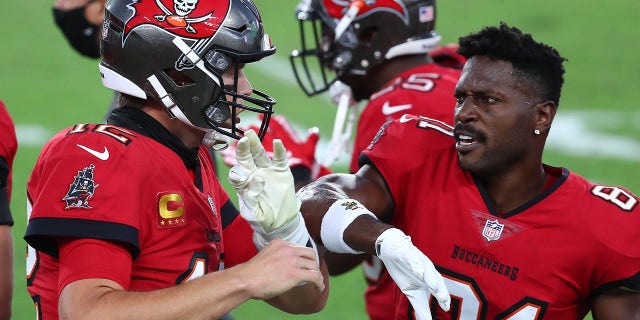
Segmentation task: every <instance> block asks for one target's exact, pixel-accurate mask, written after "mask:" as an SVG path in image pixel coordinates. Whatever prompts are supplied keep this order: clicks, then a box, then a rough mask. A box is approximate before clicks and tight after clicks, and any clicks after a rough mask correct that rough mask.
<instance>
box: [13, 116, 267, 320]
mask: <svg viewBox="0 0 640 320" xmlns="http://www.w3.org/2000/svg"><path fill="white" fill-rule="evenodd" d="M197 161H198V162H199V166H197V168H198V169H196V170H190V169H188V168H187V166H186V165H185V162H184V161H183V159H182V158H181V157H180V156H179V155H178V154H177V153H176V152H175V151H173V150H172V149H170V148H169V147H167V146H166V145H164V144H162V143H160V142H158V141H156V140H154V139H152V138H150V137H147V136H145V135H142V134H139V133H137V132H134V131H132V130H130V129H126V128H123V127H118V126H114V125H109V124H93V125H87V124H81V125H76V126H74V127H71V128H68V129H65V130H63V131H61V132H60V133H58V134H57V135H56V136H55V137H53V138H52V139H51V140H50V141H49V142H48V143H47V144H46V145H45V146H44V147H43V149H42V152H41V154H40V156H39V158H38V160H37V162H36V165H35V168H34V170H33V172H32V174H31V176H30V178H29V181H28V184H27V192H28V201H29V203H28V204H29V208H28V209H30V210H28V211H29V223H28V227H27V231H26V235H25V239H26V240H27V242H28V244H29V245H30V246H31V247H33V248H35V250H36V251H34V250H33V249H31V248H30V250H29V251H30V252H29V254H28V259H27V260H28V261H27V262H28V263H27V272H28V275H27V280H28V281H27V285H28V290H29V293H30V294H31V296H32V298H33V299H34V302H35V303H36V306H37V307H38V308H39V310H38V312H39V315H40V316H41V318H40V319H45V320H48V319H57V318H58V316H57V310H58V306H57V301H58V296H59V293H60V292H59V290H60V289H62V288H58V277H59V272H58V270H59V261H58V259H57V258H58V249H59V248H58V246H57V242H56V241H54V240H55V239H60V238H94V239H100V240H107V241H110V242H114V243H118V244H120V245H122V246H123V247H125V248H126V249H127V250H128V251H129V252H130V254H131V256H132V258H133V262H132V265H131V271H130V272H131V277H130V281H129V283H128V284H122V283H121V285H123V286H124V287H125V289H126V290H131V291H146V290H154V289H159V288H164V287H169V286H173V285H176V284H179V283H182V282H185V281H188V280H190V279H193V278H195V277H198V276H201V275H203V274H204V273H208V272H213V271H217V270H219V269H220V268H222V267H223V258H224V254H225V246H224V242H223V237H222V220H224V219H225V218H224V217H223V218H222V220H221V212H223V211H225V210H227V211H228V210H230V209H231V210H235V207H234V206H233V205H232V204H231V202H230V201H229V197H228V195H227V193H226V192H225V191H224V189H223V188H222V187H221V186H220V184H219V181H218V180H217V178H216V177H215V172H214V167H213V163H212V161H211V157H210V155H209V154H208V152H207V151H206V149H205V148H204V147H203V146H201V147H200V149H199V150H198V153H197ZM237 216H238V215H237V211H234V214H233V215H232V217H231V219H228V221H227V222H228V224H229V225H234V226H236V227H235V228H236V229H238V230H244V231H247V228H249V227H248V224H247V223H246V222H245V223H244V224H243V223H242V222H236V221H234V219H235V218H236V217H237ZM235 220H239V218H238V219H235ZM243 221H244V220H243ZM248 230H250V229H248ZM225 234H226V233H225ZM238 235H239V237H240V238H243V239H242V241H240V240H236V239H234V240H231V241H233V242H234V245H235V247H234V248H236V250H234V251H236V252H239V253H240V255H242V257H240V258H239V257H234V259H232V260H235V261H237V262H241V261H242V259H248V256H249V255H245V254H246V253H250V254H252V253H255V248H254V246H253V241H252V239H251V232H239V233H238ZM225 240H228V239H225ZM243 247H245V248H243Z"/></svg>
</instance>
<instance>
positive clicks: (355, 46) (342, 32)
mask: <svg viewBox="0 0 640 320" xmlns="http://www.w3.org/2000/svg"><path fill="white" fill-rule="evenodd" d="M296 18H297V19H298V22H299V25H300V36H301V49H300V50H295V51H293V52H292V53H291V55H290V61H291V64H292V67H293V70H294V74H295V76H296V79H297V80H298V83H299V84H300V87H301V88H302V89H303V90H304V92H305V93H306V94H307V95H310V96H311V95H315V94H317V93H320V92H323V91H325V90H326V89H327V88H328V87H329V85H330V84H331V83H332V82H333V81H335V80H336V76H337V78H340V77H341V76H343V75H348V74H353V75H366V74H367V72H368V71H369V70H370V69H371V68H373V67H375V66H377V65H379V64H380V63H382V62H384V61H385V60H390V59H393V58H395V57H398V56H401V55H411V54H423V53H427V52H428V51H430V50H431V49H433V48H435V47H436V46H437V45H438V42H439V40H440V37H439V36H438V35H437V34H436V33H435V32H434V31H433V29H434V25H435V0H300V3H299V4H298V6H297V7H296ZM333 72H335V75H333V74H332V73H333Z"/></svg>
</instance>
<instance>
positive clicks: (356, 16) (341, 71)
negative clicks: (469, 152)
mask: <svg viewBox="0 0 640 320" xmlns="http://www.w3.org/2000/svg"><path fill="white" fill-rule="evenodd" d="M296 11H297V12H296V13H297V15H296V16H297V18H298V20H299V24H300V34H301V36H302V37H305V38H303V39H304V41H302V43H301V45H302V47H301V49H300V50H296V51H294V52H293V53H292V55H291V62H292V66H293V69H294V71H295V74H296V79H297V80H298V83H299V85H300V87H301V88H302V89H303V90H304V91H305V92H306V93H307V94H308V95H309V96H314V95H317V94H319V93H322V92H324V91H326V90H328V89H329V92H330V93H332V95H333V91H336V92H337V93H338V94H341V93H344V92H349V91H351V93H352V94H353V97H352V102H351V103H352V104H355V103H356V102H360V101H366V106H365V107H364V109H363V110H362V112H361V113H360V114H359V116H358V123H357V128H356V133H355V141H354V145H353V151H352V152H351V162H350V165H349V169H350V171H351V172H356V171H357V170H358V156H359V155H360V152H361V151H363V150H364V149H365V148H366V147H367V145H368V144H369V143H370V142H371V139H372V138H373V137H374V136H375V134H376V132H377V130H378V128H380V126H381V125H382V124H383V123H385V122H386V121H387V120H389V119H397V118H399V117H400V116H401V115H403V114H405V113H412V114H420V115H425V116H428V117H431V118H434V119H438V120H440V121H443V122H445V123H448V124H452V121H453V106H454V105H455V99H454V97H453V95H452V94H451V93H452V92H453V89H454V87H455V84H456V82H457V81H458V78H459V76H460V69H461V68H462V65H463V64H464V60H465V59H464V58H463V57H462V56H460V55H458V54H457V53H456V52H455V48H454V47H451V46H439V43H440V36H439V35H438V34H437V33H436V32H435V31H434V26H435V17H436V6H435V1H434V0H419V1H413V0H411V1H407V0H403V1H376V2H368V1H340V2H338V1H331V0H311V1H308V0H303V1H301V2H300V4H299V5H298V6H297V8H296ZM314 28H315V29H314ZM318 31H320V32H318ZM314 72H315V74H314ZM317 75H321V76H320V77H318V76H317ZM336 80H339V82H341V83H344V84H345V85H346V86H347V88H346V89H344V88H343V89H342V90H340V89H338V90H334V89H336V88H340V86H339V84H340V83H339V82H336ZM341 91H342V92H341ZM339 98H340V97H338V99H339ZM342 101H348V100H342ZM354 107H355V106H352V107H351V108H354ZM338 110H341V109H340V107H339V108H338ZM334 131H335V128H334ZM332 143H334V141H333V140H332V141H331V142H330V145H329V149H330V151H328V153H329V154H331V153H332V152H331V149H332V148H335V147H336V146H335V145H331V144H332ZM338 148H340V147H338ZM325 164H326V163H325ZM351 258H352V259H347V258H345V257H344V256H338V257H335V259H332V255H327V261H328V266H329V271H330V273H331V274H334V275H335V274H341V273H343V272H346V271H348V270H350V269H351V268H353V267H354V266H357V265H358V264H359V263H360V261H362V259H363V258H365V259H366V260H365V262H364V264H363V270H364V273H365V277H366V280H367V283H368V288H367V291H366V293H365V301H366V308H367V313H368V314H369V317H370V318H371V319H379V320H386V319H389V318H390V317H391V312H392V310H391V309H392V307H393V304H392V303H393V302H392V299H390V298H389V296H388V294H389V292H391V291H392V290H393V286H394V284H393V281H392V280H391V279H390V278H389V276H388V274H386V272H385V271H384V265H383V264H382V263H380V261H379V260H378V259H376V258H375V257H371V256H354V257H351Z"/></svg>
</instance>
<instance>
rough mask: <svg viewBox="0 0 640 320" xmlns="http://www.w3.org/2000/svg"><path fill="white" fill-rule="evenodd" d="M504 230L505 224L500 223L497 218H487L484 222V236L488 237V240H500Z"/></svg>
mask: <svg viewBox="0 0 640 320" xmlns="http://www.w3.org/2000/svg"><path fill="white" fill-rule="evenodd" d="M502 230H504V224H500V223H499V222H498V220H497V219H496V220H493V221H491V220H487V222H485V224H484V229H482V236H484V237H485V238H487V240H488V241H492V240H498V239H500V235H501V234H502Z"/></svg>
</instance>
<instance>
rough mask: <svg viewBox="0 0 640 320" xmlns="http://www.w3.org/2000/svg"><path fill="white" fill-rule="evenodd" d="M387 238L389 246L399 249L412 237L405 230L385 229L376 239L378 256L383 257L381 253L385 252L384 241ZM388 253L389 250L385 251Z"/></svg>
mask: <svg viewBox="0 0 640 320" xmlns="http://www.w3.org/2000/svg"><path fill="white" fill-rule="evenodd" d="M385 240H387V243H386V244H387V245H386V247H387V248H393V249H398V248H400V247H401V246H403V245H404V244H405V242H406V241H408V242H411V237H409V236H408V235H406V234H404V232H402V230H400V229H396V228H390V229H387V230H385V231H384V232H382V233H381V234H380V235H379V236H378V239H376V256H378V257H379V258H381V259H382V257H381V256H380V255H381V254H384V253H383V252H382V250H381V249H382V243H383V242H384V241H385ZM385 253H387V252H385Z"/></svg>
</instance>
